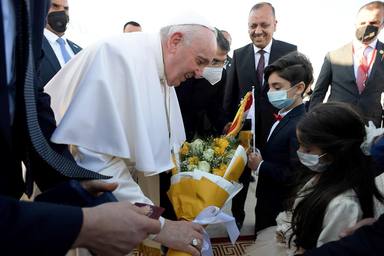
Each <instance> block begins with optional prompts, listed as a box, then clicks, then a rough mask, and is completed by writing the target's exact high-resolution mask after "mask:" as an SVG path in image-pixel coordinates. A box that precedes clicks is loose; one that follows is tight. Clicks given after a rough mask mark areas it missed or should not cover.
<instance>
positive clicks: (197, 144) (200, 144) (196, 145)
mask: <svg viewBox="0 0 384 256" xmlns="http://www.w3.org/2000/svg"><path fill="white" fill-rule="evenodd" d="M203 150H204V141H202V140H201V139H196V140H194V141H193V142H192V143H191V151H192V154H193V155H199V154H201V153H203Z"/></svg>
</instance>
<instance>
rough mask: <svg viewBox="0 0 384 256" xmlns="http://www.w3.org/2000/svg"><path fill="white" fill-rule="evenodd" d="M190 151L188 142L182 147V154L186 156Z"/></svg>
mask: <svg viewBox="0 0 384 256" xmlns="http://www.w3.org/2000/svg"><path fill="white" fill-rule="evenodd" d="M188 152H189V143H187V142H186V143H184V144H183V146H182V147H181V149H180V154H181V155H184V156H185V155H186V154H188Z"/></svg>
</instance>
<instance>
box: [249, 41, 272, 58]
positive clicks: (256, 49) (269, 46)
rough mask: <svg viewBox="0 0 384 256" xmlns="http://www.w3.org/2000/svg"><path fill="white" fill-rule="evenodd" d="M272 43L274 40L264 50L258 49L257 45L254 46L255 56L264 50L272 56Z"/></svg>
mask: <svg viewBox="0 0 384 256" xmlns="http://www.w3.org/2000/svg"><path fill="white" fill-rule="evenodd" d="M272 41H273V39H272V40H271V41H270V42H269V43H268V44H267V46H265V47H264V48H263V49H261V48H259V47H256V45H254V44H253V50H254V52H255V54H256V53H258V51H259V50H264V51H265V53H268V54H270V53H271V47H272Z"/></svg>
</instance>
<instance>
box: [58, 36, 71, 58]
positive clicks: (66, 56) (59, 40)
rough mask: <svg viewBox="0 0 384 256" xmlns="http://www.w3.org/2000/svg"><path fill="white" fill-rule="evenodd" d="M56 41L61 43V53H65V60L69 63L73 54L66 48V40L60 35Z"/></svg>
mask: <svg viewBox="0 0 384 256" xmlns="http://www.w3.org/2000/svg"><path fill="white" fill-rule="evenodd" d="M56 41H57V42H58V43H59V45H60V51H61V55H63V58H64V62H65V63H67V62H68V61H69V60H70V59H71V56H70V55H69V53H68V51H67V49H66V48H65V40H64V39H63V38H61V37H59V38H57V40H56Z"/></svg>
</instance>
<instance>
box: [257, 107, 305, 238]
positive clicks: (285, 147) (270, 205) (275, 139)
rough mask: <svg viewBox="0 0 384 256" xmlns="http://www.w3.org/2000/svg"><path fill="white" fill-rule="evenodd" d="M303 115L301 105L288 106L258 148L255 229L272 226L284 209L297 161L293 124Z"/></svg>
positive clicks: (294, 127)
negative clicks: (260, 156) (259, 158)
mask: <svg viewBox="0 0 384 256" xmlns="http://www.w3.org/2000/svg"><path fill="white" fill-rule="evenodd" d="M304 114H305V107H304V104H301V105H299V106H297V107H295V108H294V109H292V110H291V111H290V112H289V113H288V114H287V115H286V116H284V118H283V119H282V120H281V121H280V122H279V124H278V125H277V126H276V128H275V129H274V130H273V132H272V134H271V136H270V138H269V140H268V142H267V143H266V145H265V147H264V149H263V150H262V151H261V155H262V157H263V160H264V162H263V163H262V164H261V166H260V169H259V176H258V182H257V188H256V197H257V206H256V228H258V227H259V229H258V230H260V229H263V228H265V227H268V226H273V225H276V222H275V219H276V217H277V215H278V214H279V212H281V211H283V210H284V207H283V203H284V201H285V199H286V198H287V197H288V194H289V191H288V188H287V185H288V184H289V183H290V182H291V178H292V176H293V174H294V170H296V168H297V166H298V165H299V164H300V163H299V159H298V157H297V153H296V151H297V149H298V148H299V145H298V142H297V138H296V125H297V123H298V122H299V120H300V118H301V117H302V116H303V115H304Z"/></svg>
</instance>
